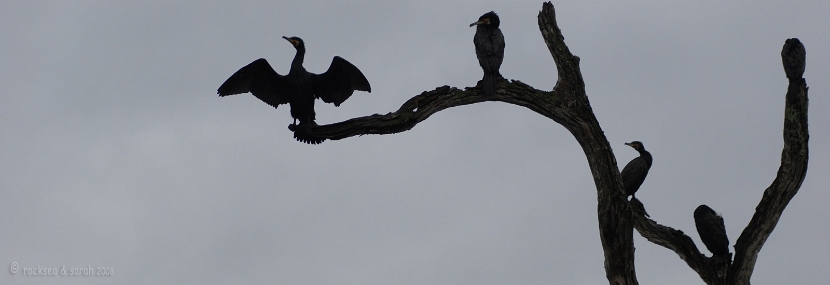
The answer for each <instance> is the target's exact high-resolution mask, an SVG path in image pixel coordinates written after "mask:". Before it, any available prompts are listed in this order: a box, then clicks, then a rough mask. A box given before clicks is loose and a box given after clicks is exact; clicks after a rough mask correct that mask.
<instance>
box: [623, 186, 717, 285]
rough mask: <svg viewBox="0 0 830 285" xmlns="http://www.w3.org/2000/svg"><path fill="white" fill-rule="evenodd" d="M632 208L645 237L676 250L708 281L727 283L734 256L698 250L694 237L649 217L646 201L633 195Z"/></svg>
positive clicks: (708, 282)
mask: <svg viewBox="0 0 830 285" xmlns="http://www.w3.org/2000/svg"><path fill="white" fill-rule="evenodd" d="M631 208H632V212H633V215H634V228H635V229H637V232H639V233H640V235H642V236H643V237H644V238H645V239H646V240H648V241H650V242H653V243H655V244H657V245H659V246H662V247H665V248H668V249H670V250H671V251H674V252H675V253H677V255H678V256H680V259H682V260H683V261H685V262H686V264H687V265H689V267H691V268H692V270H694V271H695V272H697V274H698V275H699V276H700V278H701V279H703V281H704V282H706V284H725V280H726V273H727V270H728V268H729V263H730V261H731V257H732V256H731V255H729V256H725V257H720V256H714V257H711V258H707V257H706V256H704V255H703V253H701V252H700V250H698V249H697V246H696V245H695V242H694V241H692V238H691V237H689V236H688V235H686V234H685V233H683V231H681V230H676V229H673V228H671V227H667V226H664V225H661V224H659V223H657V222H656V221H654V220H652V219H650V218H648V214H646V211H645V207H644V206H643V203H642V202H640V200H638V199H637V198H631Z"/></svg>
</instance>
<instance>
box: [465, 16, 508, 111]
mask: <svg viewBox="0 0 830 285" xmlns="http://www.w3.org/2000/svg"><path fill="white" fill-rule="evenodd" d="M499 23H500V22H499V16H498V15H496V13H495V12H493V11H490V12H488V13H486V14H484V15H481V17H479V18H478V21H477V22H475V23H472V24H470V27H472V26H477V27H476V35H475V36H474V37H473V43H474V44H475V46H476V57H478V64H479V65H481V69H483V70H484V78H483V79H481V81H482V87H483V89H484V94H485V95H493V94H496V79H499V78H502V76H501V73H499V67H501V62H502V60H504V35H503V34H502V33H501V30H500V29H499Z"/></svg>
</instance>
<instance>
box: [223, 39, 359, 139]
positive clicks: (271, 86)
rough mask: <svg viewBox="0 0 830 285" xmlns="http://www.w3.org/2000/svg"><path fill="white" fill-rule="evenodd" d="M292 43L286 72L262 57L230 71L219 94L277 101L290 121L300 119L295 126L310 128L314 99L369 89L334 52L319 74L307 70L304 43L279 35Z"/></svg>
mask: <svg viewBox="0 0 830 285" xmlns="http://www.w3.org/2000/svg"><path fill="white" fill-rule="evenodd" d="M282 38H283V39H286V40H287V41H288V42H290V43H291V44H292V45H294V48H295V49H297V53H296V54H295V55H294V60H293V61H292V62H291V69H290V70H289V71H288V74H287V75H280V74H278V73H277V72H276V71H274V69H273V68H272V67H271V65H269V64H268V61H266V60H265V59H264V58H260V59H257V60H255V61H254V62H252V63H250V64H248V65H246V66H245V67H243V68H241V69H239V71H237V72H236V73H234V74H233V75H231V77H230V78H228V80H226V81H225V83H223V84H222V86H219V90H217V93H219V96H220V97H224V96H228V95H236V94H241V93H246V92H251V94H253V95H254V96H256V97H257V98H259V99H260V100H262V101H263V102H265V103H267V104H268V105H271V106H273V107H274V108H277V106H279V105H280V104H286V103H288V105H289V106H290V107H291V117H293V118H294V124H295V125H296V124H297V120H299V121H300V124H299V126H304V127H307V128H310V127H311V126H312V125H316V123H315V122H314V118H315V116H314V115H315V113H314V99H316V98H320V99H323V102H326V103H333V104H334V106H340V104H341V103H343V101H346V99H348V98H349V96H352V93H354V91H355V90H360V91H366V92H372V91H371V90H372V88H371V86H369V81H368V80H366V77H365V76H363V73H362V72H360V70H359V69H357V67H355V66H354V65H352V64H351V63H349V62H348V61H346V60H345V59H343V58H341V57H339V56H335V57H334V59H332V61H331V65H330V66H329V69H328V70H326V72H324V73H321V74H314V73H310V72H308V71H306V70H305V68H303V57H304V56H305V44H304V43H303V40H302V39H300V38H298V37H290V38H289V37H282ZM295 137H296V138H297V139H298V140H300V141H303V142H307V143H320V142H322V141H323V140H320V139H315V138H304V137H298V136H297V133H296V132H295Z"/></svg>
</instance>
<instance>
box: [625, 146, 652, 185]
mask: <svg viewBox="0 0 830 285" xmlns="http://www.w3.org/2000/svg"><path fill="white" fill-rule="evenodd" d="M625 145H627V146H630V147H633V148H634V149H635V150H637V152H639V153H640V156H638V157H636V158H634V159H632V160H631V161H629V162H628V164H626V165H625V167H623V170H622V171H621V172H620V175H621V176H622V180H623V186H624V188H625V195H626V196H629V195H630V196H632V197H633V196H634V193H636V192H637V190H638V189H640V185H643V181H645V180H646V175H648V170H649V169H650V168H651V161H652V159H651V153H649V152H648V151H646V148H645V147H644V146H643V143H642V142H639V141H633V142H630V143H625Z"/></svg>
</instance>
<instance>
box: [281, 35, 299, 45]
mask: <svg viewBox="0 0 830 285" xmlns="http://www.w3.org/2000/svg"><path fill="white" fill-rule="evenodd" d="M282 38H283V39H285V40H286V41H288V42H289V43H291V45H292V46H297V42H295V41H293V40H291V38H289V37H286V36H282Z"/></svg>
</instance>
